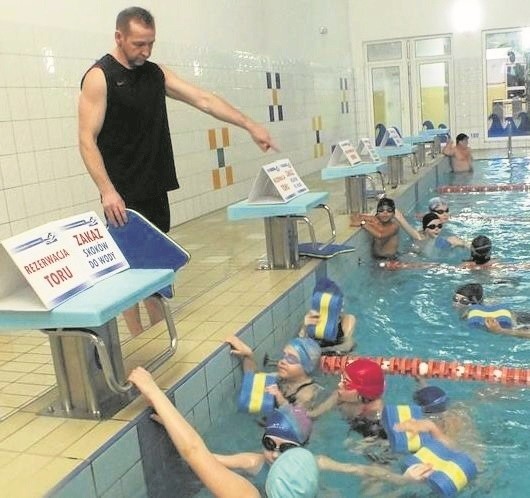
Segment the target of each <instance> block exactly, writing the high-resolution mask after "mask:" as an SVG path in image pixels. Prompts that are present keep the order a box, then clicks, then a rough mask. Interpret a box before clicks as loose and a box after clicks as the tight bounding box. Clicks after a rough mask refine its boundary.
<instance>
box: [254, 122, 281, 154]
mask: <svg viewBox="0 0 530 498" xmlns="http://www.w3.org/2000/svg"><path fill="white" fill-rule="evenodd" d="M247 130H248V132H249V133H250V136H251V137H252V140H254V142H256V144H257V146H258V147H259V148H260V149H261V150H262V151H263V152H267V151H268V150H270V149H272V150H273V151H275V152H278V147H276V145H275V144H274V142H273V141H272V138H271V137H270V135H269V132H268V131H267V130H266V129H265V128H264V127H263V126H260V125H258V124H252V125H251V126H249V127H248V128H247Z"/></svg>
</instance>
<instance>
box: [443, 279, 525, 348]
mask: <svg viewBox="0 0 530 498" xmlns="http://www.w3.org/2000/svg"><path fill="white" fill-rule="evenodd" d="M453 305H454V306H455V308H456V309H457V310H458V311H459V312H460V316H461V318H463V319H464V320H467V322H468V323H469V324H470V325H471V326H472V327H485V328H486V329H488V330H489V331H490V332H493V333H495V334H503V335H510V336H513V337H521V338H524V339H530V313H529V312H526V311H514V310H510V309H508V308H507V307H506V306H504V305H502V304H500V305H486V304H484V289H483V287H482V285H481V284H475V283H471V284H465V285H462V286H461V287H459V288H458V289H456V290H455V293H454V295H453Z"/></svg>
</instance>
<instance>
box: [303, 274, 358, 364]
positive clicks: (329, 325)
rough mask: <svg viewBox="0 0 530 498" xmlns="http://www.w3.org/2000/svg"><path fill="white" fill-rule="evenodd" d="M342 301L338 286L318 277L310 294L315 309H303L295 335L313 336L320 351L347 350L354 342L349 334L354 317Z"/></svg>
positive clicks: (353, 328) (350, 333)
mask: <svg viewBox="0 0 530 498" xmlns="http://www.w3.org/2000/svg"><path fill="white" fill-rule="evenodd" d="M343 304H344V296H343V294H342V291H341V289H340V287H339V286H338V285H337V284H336V283H335V282H333V281H332V280H330V279H328V278H322V279H320V280H319V281H318V282H317V283H316V285H315V289H314V291H313V297H312V306H314V307H315V308H316V309H311V310H309V311H308V312H307V313H306V315H305V316H304V324H303V325H302V328H301V329H300V332H299V333H298V336H299V337H311V338H312V339H315V340H316V341H317V342H318V344H319V345H320V348H321V351H322V354H344V353H349V352H350V351H351V350H352V349H353V348H354V346H355V341H354V338H353V334H354V331H355V324H356V322H357V320H356V318H355V316H354V315H352V314H349V313H344V310H343Z"/></svg>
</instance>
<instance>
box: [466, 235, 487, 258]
mask: <svg viewBox="0 0 530 498" xmlns="http://www.w3.org/2000/svg"><path fill="white" fill-rule="evenodd" d="M471 259H472V260H473V261H475V263H478V264H484V263H487V262H488V261H489V260H490V259H491V240H490V239H489V237H486V236H485V235H478V236H477V237H475V238H474V239H473V240H472V241H471Z"/></svg>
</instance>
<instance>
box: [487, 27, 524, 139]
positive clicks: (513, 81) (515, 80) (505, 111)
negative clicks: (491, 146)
mask: <svg viewBox="0 0 530 498" xmlns="http://www.w3.org/2000/svg"><path fill="white" fill-rule="evenodd" d="M484 46H485V58H486V62H485V66H486V107H487V117H488V125H487V131H488V133H487V136H488V137H490V138H494V137H507V136H509V135H512V136H517V135H530V122H529V116H528V93H529V90H530V28H523V29H515V30H510V31H502V32H490V33H486V34H485V44H484Z"/></svg>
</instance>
